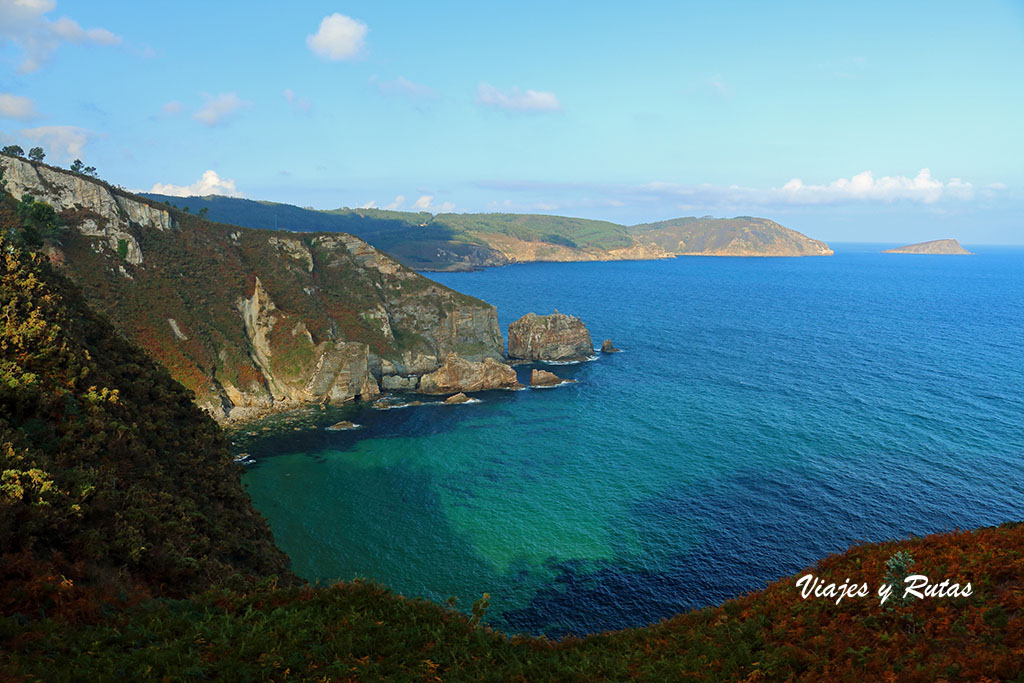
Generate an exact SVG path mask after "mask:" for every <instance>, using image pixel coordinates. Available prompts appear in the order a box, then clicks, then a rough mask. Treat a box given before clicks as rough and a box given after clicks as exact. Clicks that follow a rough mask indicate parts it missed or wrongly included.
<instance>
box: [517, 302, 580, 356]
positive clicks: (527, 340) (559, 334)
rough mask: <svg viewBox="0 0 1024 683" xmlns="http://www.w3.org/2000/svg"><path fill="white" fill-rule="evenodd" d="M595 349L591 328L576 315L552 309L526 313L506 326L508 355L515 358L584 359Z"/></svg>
mask: <svg viewBox="0 0 1024 683" xmlns="http://www.w3.org/2000/svg"><path fill="white" fill-rule="evenodd" d="M593 353H594V343H593V342H592V341H591V339H590V332H588V331H587V327H586V325H584V324H583V321H582V320H580V319H579V318H576V317H573V316H571V315H564V314H562V313H559V312H558V311H555V312H554V313H553V314H551V315H537V314H536V313H527V314H526V315H524V316H523V317H522V318H520V319H519V320H516V321H515V322H513V323H512V324H511V325H509V326H508V357H509V358H513V359H517V360H548V361H583V360H587V359H588V358H590V357H591V356H592V355H593Z"/></svg>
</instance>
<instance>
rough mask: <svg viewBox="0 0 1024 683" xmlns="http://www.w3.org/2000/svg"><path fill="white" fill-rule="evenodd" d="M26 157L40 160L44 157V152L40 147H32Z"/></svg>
mask: <svg viewBox="0 0 1024 683" xmlns="http://www.w3.org/2000/svg"><path fill="white" fill-rule="evenodd" d="M28 158H29V159H31V160H32V161H42V160H43V159H45V158H46V152H44V151H43V148H42V147H33V148H32V149H30V150H29V151H28Z"/></svg>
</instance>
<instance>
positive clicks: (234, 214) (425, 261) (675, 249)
mask: <svg viewBox="0 0 1024 683" xmlns="http://www.w3.org/2000/svg"><path fill="white" fill-rule="evenodd" d="M143 196H144V197H147V198H149V199H152V200H155V201H158V202H162V203H165V204H166V205H169V206H172V207H176V208H180V209H181V210H183V211H190V212H192V213H193V214H195V213H201V214H202V215H203V216H205V217H207V218H209V219H210V220H212V221H218V222H221V223H228V224H231V225H240V226H244V227H249V228H261V229H267V228H271V229H281V230H289V231H292V232H347V233H349V234H351V235H354V236H356V237H358V238H359V239H362V240H365V241H366V242H368V243H369V244H370V245H372V246H373V247H375V248H377V249H379V250H381V251H383V252H385V253H387V254H388V255H389V256H391V257H393V258H394V259H395V260H397V261H398V262H399V263H401V264H402V265H404V266H406V267H408V268H413V269H415V270H420V271H451V270H477V269H480V268H486V267H490V266H504V265H507V264H510V263H529V262H534V261H557V262H566V261H637V260H652V259H663V258H672V257H674V256H829V255H831V254H832V249H831V248H830V247H829V246H828V245H827V244H825V243H824V242H821V241H819V240H815V239H811V238H810V237H808V236H807V235H804V234H802V233H799V232H797V231H796V230H791V229H789V228H787V227H784V226H782V225H779V224H778V223H776V222H774V221H771V220H768V219H766V218H756V217H753V216H737V217H735V218H713V217H712V216H704V217H701V218H696V217H687V218H674V219H672V220H667V221H659V222H657V223H643V224H640V225H628V226H627V225H619V224H617V223H611V222H608V221H598V220H590V219H585V218H571V217H567V216H547V215H540V214H518V213H441V214H431V213H429V212H426V211H421V212H418V213H414V212H408V211H387V210H383V209H349V208H341V209H333V210H330V211H319V210H316V209H312V208H300V207H298V206H292V205H290V204H278V203H273V202H263V201H254V200H251V199H240V198H235V197H222V196H218V195H209V196H205V197H171V196H168V195H159V194H152V193H147V194H144V195H143Z"/></svg>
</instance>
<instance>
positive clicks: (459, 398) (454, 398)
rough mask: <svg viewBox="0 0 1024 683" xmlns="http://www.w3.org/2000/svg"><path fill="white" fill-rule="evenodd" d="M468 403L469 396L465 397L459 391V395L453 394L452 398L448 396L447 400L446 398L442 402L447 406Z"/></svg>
mask: <svg viewBox="0 0 1024 683" xmlns="http://www.w3.org/2000/svg"><path fill="white" fill-rule="evenodd" d="M468 401H469V396H466V395H465V394H464V393H462V392H461V391H460V392H459V393H457V394H455V395H454V396H449V397H448V398H446V399H445V400H444V402H445V403H448V404H456V403H467V402H468Z"/></svg>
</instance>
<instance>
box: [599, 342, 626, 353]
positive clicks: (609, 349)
mask: <svg viewBox="0 0 1024 683" xmlns="http://www.w3.org/2000/svg"><path fill="white" fill-rule="evenodd" d="M621 350H622V349H617V348H615V345H614V344H612V340H611V339H605V340H604V341H603V342H601V353H618V352H619V351H621Z"/></svg>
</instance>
